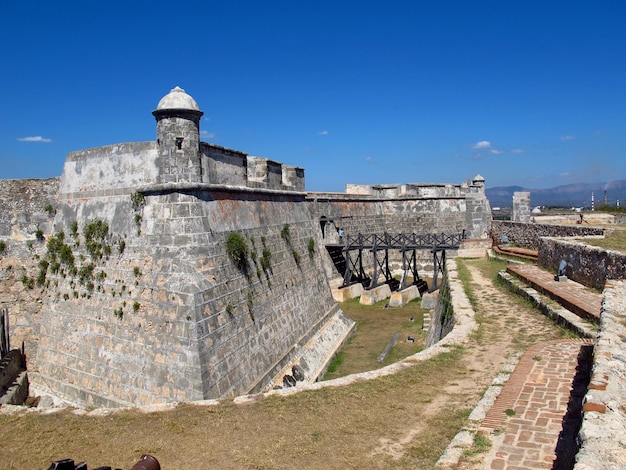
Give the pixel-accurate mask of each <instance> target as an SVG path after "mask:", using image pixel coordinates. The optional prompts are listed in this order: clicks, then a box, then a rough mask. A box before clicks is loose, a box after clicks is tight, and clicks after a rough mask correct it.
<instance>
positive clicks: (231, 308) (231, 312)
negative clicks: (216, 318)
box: [226, 302, 235, 317]
mask: <svg viewBox="0 0 626 470" xmlns="http://www.w3.org/2000/svg"><path fill="white" fill-rule="evenodd" d="M234 312H235V307H234V306H233V304H231V303H230V302H229V303H228V305H226V313H228V315H230V316H231V317H232V316H233V315H234Z"/></svg>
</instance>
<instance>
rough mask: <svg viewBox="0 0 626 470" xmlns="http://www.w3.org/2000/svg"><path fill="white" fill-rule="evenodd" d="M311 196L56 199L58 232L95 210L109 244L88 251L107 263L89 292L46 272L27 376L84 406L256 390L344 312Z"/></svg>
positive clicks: (177, 194) (81, 224)
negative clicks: (323, 255)
mask: <svg viewBox="0 0 626 470" xmlns="http://www.w3.org/2000/svg"><path fill="white" fill-rule="evenodd" d="M309 208H310V206H309V205H308V204H307V203H305V202H304V200H303V198H302V196H300V195H297V194H294V195H291V196H286V195H284V194H283V195H269V194H254V193H249V192H243V193H237V192H236V191H212V192H210V191H200V190H198V191H191V192H189V193H181V192H157V193H154V194H147V195H146V196H145V200H144V202H143V205H142V207H141V208H140V209H133V207H132V203H131V198H130V197H129V196H120V197H118V198H117V199H115V198H110V197H108V198H93V199H91V200H87V201H86V200H84V199H81V200H80V201H73V200H68V201H67V202H66V204H65V206H64V208H63V211H62V212H61V213H60V214H59V219H58V221H57V222H58V227H57V230H59V231H60V230H63V231H65V232H66V233H69V232H70V230H71V228H70V227H68V226H67V224H69V223H70V222H71V221H73V220H76V221H78V225H79V227H80V228H81V230H82V228H83V227H84V226H85V225H86V224H88V223H89V222H90V221H91V220H93V219H92V218H95V217H106V220H107V221H108V223H109V226H110V227H111V230H112V232H113V233H112V235H111V243H112V245H113V255H114V256H113V257H112V258H111V259H110V260H108V261H106V260H103V261H102V262H99V263H97V266H96V268H95V271H96V272H100V270H102V272H104V273H105V274H104V275H103V276H102V279H103V280H102V281H101V282H99V283H96V284H97V285H96V288H93V289H92V290H91V291H89V290H85V289H84V288H82V287H80V286H77V285H76V284H74V285H72V282H75V279H72V278H70V277H68V278H64V277H63V275H61V274H59V275H50V279H49V280H50V281H51V282H52V283H55V285H56V284H57V283H58V287H57V288H56V289H55V290H56V292H54V293H51V295H49V296H48V297H47V298H46V300H45V303H44V308H43V312H42V319H41V337H42V340H41V344H40V346H39V351H38V354H37V356H36V359H35V364H34V365H35V367H36V368H37V370H38V371H39V372H40V379H41V380H39V383H40V384H41V383H46V382H50V383H54V384H55V387H57V388H58V389H61V391H62V393H66V394H67V396H68V398H70V399H72V398H73V399H76V400H78V401H79V402H81V403H86V404H90V405H95V406H111V405H115V404H116V405H117V406H120V405H123V404H124V403H127V404H129V403H132V404H150V403H159V402H168V401H190V400H201V399H207V398H218V397H227V396H232V395H236V394H241V393H246V392H248V391H250V390H252V389H254V390H262V389H263V387H264V386H265V385H266V384H268V385H269V384H270V382H271V379H272V378H273V377H271V375H272V374H271V371H272V370H274V369H275V370H276V371H277V372H278V371H280V367H281V364H288V363H289V362H290V361H292V360H293V359H295V358H297V357H298V355H301V354H302V353H301V351H298V349H297V348H295V349H294V347H293V346H294V345H297V344H304V343H306V341H307V338H309V337H311V335H312V334H314V333H315V332H314V331H313V330H315V329H316V328H322V327H323V326H324V325H323V324H320V323H319V321H320V319H321V318H323V317H324V316H325V315H327V314H329V313H330V314H331V315H330V316H336V314H339V315H343V313H342V312H341V311H340V309H339V308H338V307H337V306H336V305H335V304H334V302H333V299H332V296H331V294H330V290H329V289H328V284H327V281H326V278H325V276H324V275H323V272H322V271H321V261H320V257H319V248H318V247H319V246H320V245H321V243H320V241H319V238H318V235H317V233H318V232H317V228H316V224H315V223H314V222H313V219H312V217H311V214H310V212H309ZM137 215H138V216H140V217H139V218H136V216H137ZM233 232H234V233H238V234H239V235H240V236H242V237H243V239H244V240H245V241H246V243H247V246H248V250H249V251H248V256H247V257H246V259H247V268H245V269H242V268H238V267H237V266H236V265H235V263H234V262H233V261H232V260H231V259H230V258H229V256H228V254H227V249H226V247H227V242H228V237H229V235H230V234H231V233H233ZM120 239H123V240H124V242H125V250H124V252H123V253H118V252H117V251H116V248H115V247H116V241H119V240H120ZM310 240H313V251H310V250H309V246H310ZM84 245H85V243H84V242H82V243H80V245H78V246H77V247H76V248H75V249H76V250H77V251H76V253H75V255H76V259H79V257H80V254H83V255H85V257H86V254H85V253H84V251H81V250H83V248H82V247H83V246H84ZM262 257H266V258H268V259H269V260H268V263H267V267H264V266H263V264H262V263H261V258H262ZM86 259H87V257H86ZM77 297H78V298H79V299H80V302H76V301H75V299H76V298H77ZM329 318H330V317H329ZM349 323H352V322H349ZM338 324H340V323H338ZM337 337H338V338H340V337H341V335H338V336H337ZM277 366H278V368H277ZM48 378H56V382H54V380H48ZM35 380H36V378H35ZM313 380H314V378H313ZM61 384H65V385H61Z"/></svg>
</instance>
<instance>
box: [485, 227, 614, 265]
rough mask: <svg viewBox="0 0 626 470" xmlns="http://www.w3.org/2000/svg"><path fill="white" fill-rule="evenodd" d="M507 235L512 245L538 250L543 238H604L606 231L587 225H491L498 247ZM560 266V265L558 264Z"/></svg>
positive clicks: (492, 235)
mask: <svg viewBox="0 0 626 470" xmlns="http://www.w3.org/2000/svg"><path fill="white" fill-rule="evenodd" d="M503 235H506V236H507V237H508V239H509V242H510V243H514V244H515V245H517V246H519V247H523V248H531V249H537V248H538V247H539V244H540V239H541V237H588V236H593V235H596V236H602V235H604V229H601V228H595V227H588V226H585V225H548V224H532V223H530V224H529V223H523V222H509V221H505V220H494V221H493V222H492V224H491V237H492V238H493V240H494V243H495V244H496V245H498V244H500V243H501V240H502V236H503ZM557 266H558V263H557Z"/></svg>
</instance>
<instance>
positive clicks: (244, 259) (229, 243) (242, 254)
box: [226, 232, 248, 271]
mask: <svg viewBox="0 0 626 470" xmlns="http://www.w3.org/2000/svg"><path fill="white" fill-rule="evenodd" d="M226 253H228V256H229V257H230V259H232V260H233V262H234V263H235V265H236V266H237V267H238V268H239V269H241V270H244V271H245V270H246V269H247V268H248V244H247V243H246V240H245V238H243V237H242V236H241V235H240V234H238V233H236V232H232V233H231V234H230V235H228V238H227V239H226Z"/></svg>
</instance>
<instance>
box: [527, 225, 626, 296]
mask: <svg viewBox="0 0 626 470" xmlns="http://www.w3.org/2000/svg"><path fill="white" fill-rule="evenodd" d="M561 260H565V261H566V262H567V267H566V268H565V274H566V276H567V277H568V278H570V279H573V280H574V281H576V282H579V283H581V284H584V285H586V286H588V287H594V288H596V289H603V288H604V284H605V283H606V280H607V279H624V277H626V272H625V271H624V266H626V255H624V254H623V253H621V252H619V251H615V250H607V249H605V248H600V247H597V246H591V245H587V244H585V243H583V242H579V241H576V240H562V239H558V238H553V237H542V238H541V239H540V241H539V258H538V262H539V264H540V265H541V266H544V267H546V268H549V269H553V270H555V271H556V270H557V269H558V267H559V263H560V262H561Z"/></svg>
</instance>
